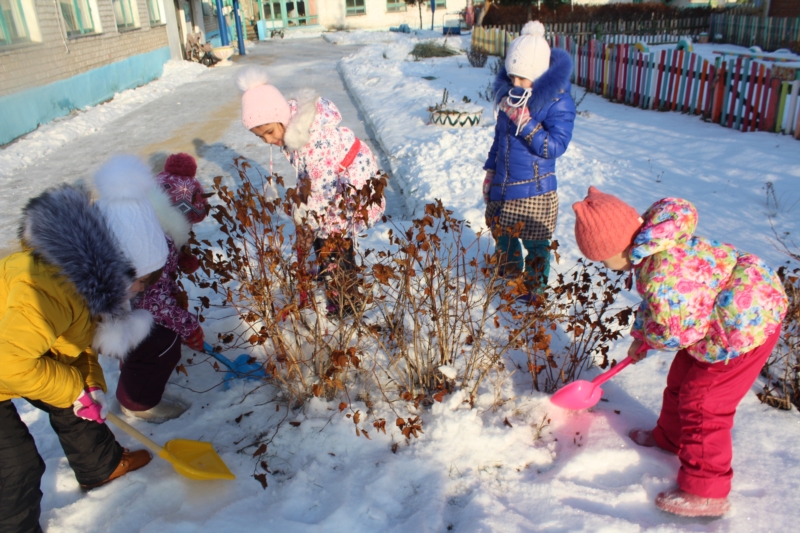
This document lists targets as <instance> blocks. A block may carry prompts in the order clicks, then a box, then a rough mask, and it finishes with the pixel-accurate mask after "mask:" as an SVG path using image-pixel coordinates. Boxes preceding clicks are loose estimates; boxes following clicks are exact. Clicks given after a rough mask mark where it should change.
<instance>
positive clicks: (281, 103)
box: [236, 67, 292, 130]
mask: <svg viewBox="0 0 800 533" xmlns="http://www.w3.org/2000/svg"><path fill="white" fill-rule="evenodd" d="M268 82H269V76H268V75H267V69H265V68H264V67H247V68H245V69H242V71H241V72H239V75H238V76H236V84H237V85H238V86H239V89H241V91H242V92H243V93H244V94H243V95H242V124H244V127H245V128H247V129H248V130H250V129H253V128H255V127H258V126H263V125H264V124H270V123H272V122H280V123H281V124H283V125H284V126H286V125H287V124H289V119H290V118H291V116H292V113H291V111H290V110H289V103H288V102H287V101H286V98H284V97H283V95H282V94H281V92H280V91H279V90H278V89H276V88H275V86H273V85H269V84H268Z"/></svg>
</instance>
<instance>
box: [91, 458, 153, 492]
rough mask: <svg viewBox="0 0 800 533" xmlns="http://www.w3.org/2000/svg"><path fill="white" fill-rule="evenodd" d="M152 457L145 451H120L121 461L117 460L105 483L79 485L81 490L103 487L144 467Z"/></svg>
mask: <svg viewBox="0 0 800 533" xmlns="http://www.w3.org/2000/svg"><path fill="white" fill-rule="evenodd" d="M152 458H153V456H152V455H150V452H148V451H147V450H136V451H135V452H132V451H130V450H128V448H123V449H122V459H120V460H119V464H118V465H117V468H115V469H114V471H113V472H111V475H110V476H108V479H106V480H105V481H101V482H100V483H95V484H94V485H81V489H83V490H89V489H93V488H95V487H99V486H100V485H105V484H106V483H108V482H109V481H113V480H115V479H117V478H118V477H120V476H124V475H125V474H127V473H128V472H133V471H134V470H139V469H140V468H142V467H143V466H144V465H146V464H147V463H149V462H150V459H152Z"/></svg>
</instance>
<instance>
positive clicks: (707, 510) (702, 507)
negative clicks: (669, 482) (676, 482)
mask: <svg viewBox="0 0 800 533" xmlns="http://www.w3.org/2000/svg"><path fill="white" fill-rule="evenodd" d="M656 507H658V508H659V509H661V510H662V511H666V512H668V513H672V514H676V515H678V516H692V517H695V516H722V515H724V514H725V513H727V512H728V511H729V510H730V508H731V504H730V502H728V498H703V497H702V496H697V495H695V494H689V493H688V492H686V491H683V490H681V489H672V490H670V491H667V492H662V493H660V494H659V495H658V496H656Z"/></svg>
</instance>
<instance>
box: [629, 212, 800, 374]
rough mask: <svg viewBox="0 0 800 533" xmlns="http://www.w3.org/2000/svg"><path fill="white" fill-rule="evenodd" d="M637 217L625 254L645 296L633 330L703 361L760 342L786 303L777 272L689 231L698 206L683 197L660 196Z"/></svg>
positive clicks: (660, 345) (773, 328) (657, 346)
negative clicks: (637, 227) (628, 252)
mask: <svg viewBox="0 0 800 533" xmlns="http://www.w3.org/2000/svg"><path fill="white" fill-rule="evenodd" d="M642 218H643V219H644V225H643V226H642V229H641V230H640V231H639V233H638V234H637V235H636V237H635V239H634V241H633V248H632V249H631V255H630V257H631V261H632V262H633V265H634V274H635V278H636V290H637V291H638V292H639V294H640V295H641V296H642V297H643V298H644V300H643V301H642V303H641V304H640V306H639V309H638V311H637V313H636V321H635V323H634V326H633V331H632V332H631V335H632V336H633V337H634V338H637V339H640V340H644V341H645V342H647V343H648V344H649V345H650V346H651V347H652V348H654V349H659V350H675V351H677V350H681V349H686V350H687V352H688V353H689V354H690V355H692V356H693V357H695V358H696V359H698V360H700V361H704V362H708V363H717V362H720V361H727V360H728V359H732V358H734V357H738V356H739V355H741V354H743V353H746V352H748V351H750V350H753V349H754V348H757V347H758V346H760V345H762V344H763V343H764V342H766V340H767V338H768V337H769V336H770V335H772V334H773V333H774V332H775V331H776V329H777V328H778V327H779V326H780V324H781V322H782V320H783V317H784V315H785V314H786V307H787V299H786V294H785V293H784V291H783V286H782V285H781V282H780V280H779V279H778V276H777V275H776V274H775V272H774V271H773V270H772V269H771V268H770V267H769V266H768V265H767V264H765V263H764V262H763V261H762V260H761V259H759V258H758V257H756V256H754V255H752V254H748V253H746V252H742V251H740V250H737V249H736V248H734V247H733V246H731V245H729V244H722V243H720V242H718V241H713V240H709V239H705V238H703V237H696V236H694V235H693V233H694V230H695V228H696V227H697V210H696V209H695V207H694V206H693V205H692V204H691V203H690V202H688V201H687V200H683V199H680V198H664V199H663V200H659V201H658V202H656V203H655V204H653V205H652V206H650V208H649V209H648V210H647V212H646V213H645V214H644V215H643V217H642Z"/></svg>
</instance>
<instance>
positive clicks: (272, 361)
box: [190, 159, 630, 437]
mask: <svg viewBox="0 0 800 533" xmlns="http://www.w3.org/2000/svg"><path fill="white" fill-rule="evenodd" d="M235 166H236V169H237V174H238V183H239V184H238V185H237V186H235V187H234V186H232V185H227V184H226V183H225V182H224V180H223V179H222V178H221V177H218V178H215V180H214V186H213V187H212V190H213V193H214V194H215V195H216V197H217V198H218V200H219V202H218V203H217V205H215V206H214V207H212V209H211V216H212V217H213V218H214V220H216V221H217V222H218V223H219V225H220V232H221V235H222V236H221V238H220V239H218V240H217V241H216V242H215V243H212V242H210V241H202V242H198V241H195V240H193V241H192V245H193V246H194V251H195V253H196V255H198V257H200V258H201V261H200V262H201V268H200V269H199V270H198V271H197V272H196V273H195V274H193V275H192V276H191V277H190V279H191V281H193V282H194V283H195V284H197V285H198V286H199V287H200V288H203V289H207V290H208V291H209V294H208V295H207V296H203V297H201V298H200V309H199V310H200V312H201V319H202V320H206V319H207V318H212V317H219V316H221V315H224V314H226V312H225V310H229V311H228V312H227V314H228V315H230V314H231V312H230V311H232V312H233V314H234V315H235V318H236V319H235V321H234V322H235V327H232V328H228V329H229V331H224V332H223V333H220V334H219V342H218V344H219V346H220V348H221V349H223V350H232V349H247V351H248V353H250V354H251V355H252V356H253V358H254V359H255V360H256V361H259V362H261V363H262V364H263V366H264V368H265V369H266V370H267V372H268V373H269V374H270V375H271V377H270V378H269V382H270V383H271V384H272V385H273V386H275V387H276V388H277V389H278V390H279V391H281V393H282V395H283V396H284V398H285V399H286V400H288V401H289V402H290V403H291V404H293V405H300V404H302V403H303V402H305V401H306V400H307V399H309V398H310V397H312V396H320V397H323V398H326V399H328V400H332V399H334V398H337V397H339V398H341V399H342V400H346V401H343V402H342V403H341V405H340V407H341V406H342V405H343V406H345V407H347V406H348V405H349V404H350V402H351V400H354V399H356V398H358V399H361V400H363V401H365V402H366V404H367V406H368V408H370V409H371V407H372V405H373V404H374V401H375V399H376V398H380V399H381V400H383V402H385V404H386V405H388V407H389V408H390V409H392V410H394V412H395V414H396V415H397V417H398V419H397V424H398V427H400V428H401V430H402V432H403V434H405V435H406V436H407V437H409V436H416V435H418V433H419V432H420V431H421V421H420V420H419V419H418V417H414V416H412V417H407V418H402V417H401V416H400V414H399V411H400V409H399V407H401V406H413V407H414V408H418V407H419V406H420V405H425V404H430V403H432V402H435V401H442V399H443V397H444V395H445V394H447V393H449V392H452V391H454V390H457V389H461V390H464V391H465V392H467V394H468V397H469V398H470V399H472V398H474V397H475V395H476V394H477V392H478V389H479V388H480V387H481V385H482V384H485V383H486V380H487V377H488V376H489V375H490V374H491V373H492V372H498V375H499V376H500V379H498V380H496V381H498V382H502V381H503V378H502V374H503V373H504V371H505V366H506V363H508V362H509V361H513V359H514V358H521V357H527V360H528V369H529V370H530V371H531V375H532V382H533V386H534V388H536V389H537V390H542V391H547V392H552V391H553V390H555V389H556V388H557V387H558V386H560V385H561V384H563V383H567V382H569V381H571V380H574V379H577V378H578V377H579V376H580V374H581V372H582V371H583V370H585V369H587V368H589V367H590V366H592V365H593V364H594V362H595V360H598V361H599V363H600V366H602V367H605V366H606V365H607V363H608V361H607V356H606V354H607V351H608V345H609V343H610V342H612V341H613V340H616V339H617V338H619V337H620V336H621V335H622V332H623V331H624V330H625V329H626V327H627V325H628V318H629V316H630V309H627V308H626V309H616V308H614V301H615V297H616V295H617V294H618V292H619V290H620V285H621V279H622V278H621V277H615V278H611V277H609V276H608V275H607V274H606V273H605V271H604V270H600V269H598V268H597V267H593V266H588V265H585V264H583V262H581V263H579V264H578V265H576V266H575V267H574V268H573V269H572V270H570V271H568V272H566V273H562V274H558V275H557V276H556V283H555V285H554V286H552V287H549V288H548V289H546V291H545V293H544V297H543V298H541V299H540V300H539V302H538V303H537V304H536V305H526V304H522V303H520V302H518V301H517V298H518V296H520V295H522V294H524V293H525V292H527V288H526V280H525V279H524V278H523V274H520V275H518V276H517V278H515V279H510V280H507V279H504V278H502V277H501V276H500V271H501V266H502V265H500V264H499V259H498V258H497V256H496V255H495V254H492V253H490V250H489V246H490V242H489V241H490V240H489V239H485V238H484V239H482V238H481V235H480V233H478V234H477V235H476V234H475V233H474V232H472V230H471V228H470V227H469V225H468V224H467V223H465V222H464V221H462V220H458V219H456V218H454V217H453V216H452V212H451V211H449V210H447V209H446V208H445V207H444V206H443V205H442V203H441V202H436V203H433V204H429V205H427V206H426V208H425V214H424V215H423V216H422V217H420V218H418V219H416V220H413V221H411V222H410V223H408V222H406V223H395V222H393V221H385V222H387V226H388V227H387V229H386V234H387V236H388V244H387V245H386V246H385V247H382V249H380V250H377V251H376V250H369V249H366V250H357V257H358V261H357V266H356V268H355V271H354V273H353V274H351V275H348V274H346V273H345V272H344V271H342V270H340V269H334V270H333V271H326V272H325V273H324V274H325V275H326V276H327V278H328V279H327V283H325V282H324V281H323V280H322V279H321V276H320V275H317V274H315V272H316V271H318V270H319V269H320V268H322V267H323V266H324V265H319V264H315V262H317V260H316V259H315V260H314V261H312V262H310V263H309V264H308V265H306V264H305V262H304V261H298V260H297V255H296V243H295V232H294V225H293V222H292V221H291V218H290V217H289V213H290V212H291V202H292V201H293V198H294V197H295V195H294V191H293V190H292V189H289V190H288V191H287V193H286V197H287V198H288V200H284V199H281V198H280V197H274V194H273V195H272V196H269V195H267V194H265V192H264V191H265V190H267V191H274V190H275V187H276V186H282V185H283V183H282V180H281V178H280V177H278V176H258V178H256V179H251V177H250V175H249V174H253V173H254V172H255V171H254V169H252V168H251V167H250V165H249V164H248V163H247V162H246V161H244V160H242V159H237V160H236V161H235ZM384 184H385V181H384V180H383V178H381V179H377V180H373V181H372V182H371V183H369V184H368V185H367V186H366V187H365V188H364V189H363V190H361V191H351V193H352V194H351V196H350V197H351V199H352V200H351V201H350V202H348V203H346V204H345V203H342V204H341V205H339V206H335V207H336V208H337V209H338V212H340V213H342V215H341V216H359V215H358V213H360V212H362V210H363V209H365V208H366V207H367V206H369V205H370V204H371V203H372V202H376V201H380V198H381V195H382V188H383V185H384ZM347 246H349V244H348V242H347V241H345V240H343V239H335V238H334V239H329V240H328V244H327V248H329V250H328V251H333V252H336V251H342V250H343V249H344V248H345V247H347ZM556 248H557V243H554V245H553V250H554V252H555V249H556ZM555 253H556V255H557V252H555ZM315 267H316V268H315ZM304 295H305V296H304ZM326 297H327V298H329V299H332V300H336V302H337V303H338V306H337V309H338V310H337V311H336V312H335V313H334V316H331V313H329V312H328V311H327V310H326V308H325V304H324V302H325V299H326ZM348 309H349V310H352V315H349V316H346V315H345V314H344V311H345V310H348ZM224 324H225V323H224V322H220V323H219V326H220V327H224ZM559 328H561V329H562V330H563V331H564V332H565V333H566V335H567V337H569V340H567V342H566V346H565V347H564V349H558V350H554V349H553V348H552V343H551V339H552V337H551V336H552V334H553V332H554V331H555V330H558V329H559ZM217 329H219V327H218V328H217ZM411 412H412V413H414V412H416V411H415V410H413V409H412V410H411ZM356 418H358V417H356ZM356 418H354V419H353V420H354V421H356V423H358V422H357V420H356ZM381 421H382V419H379V420H377V421H376V422H375V423H376V424H381ZM383 423H385V421H383ZM376 428H378V429H381V428H380V427H379V426H376ZM383 429H384V430H385V426H384V427H383Z"/></svg>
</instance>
